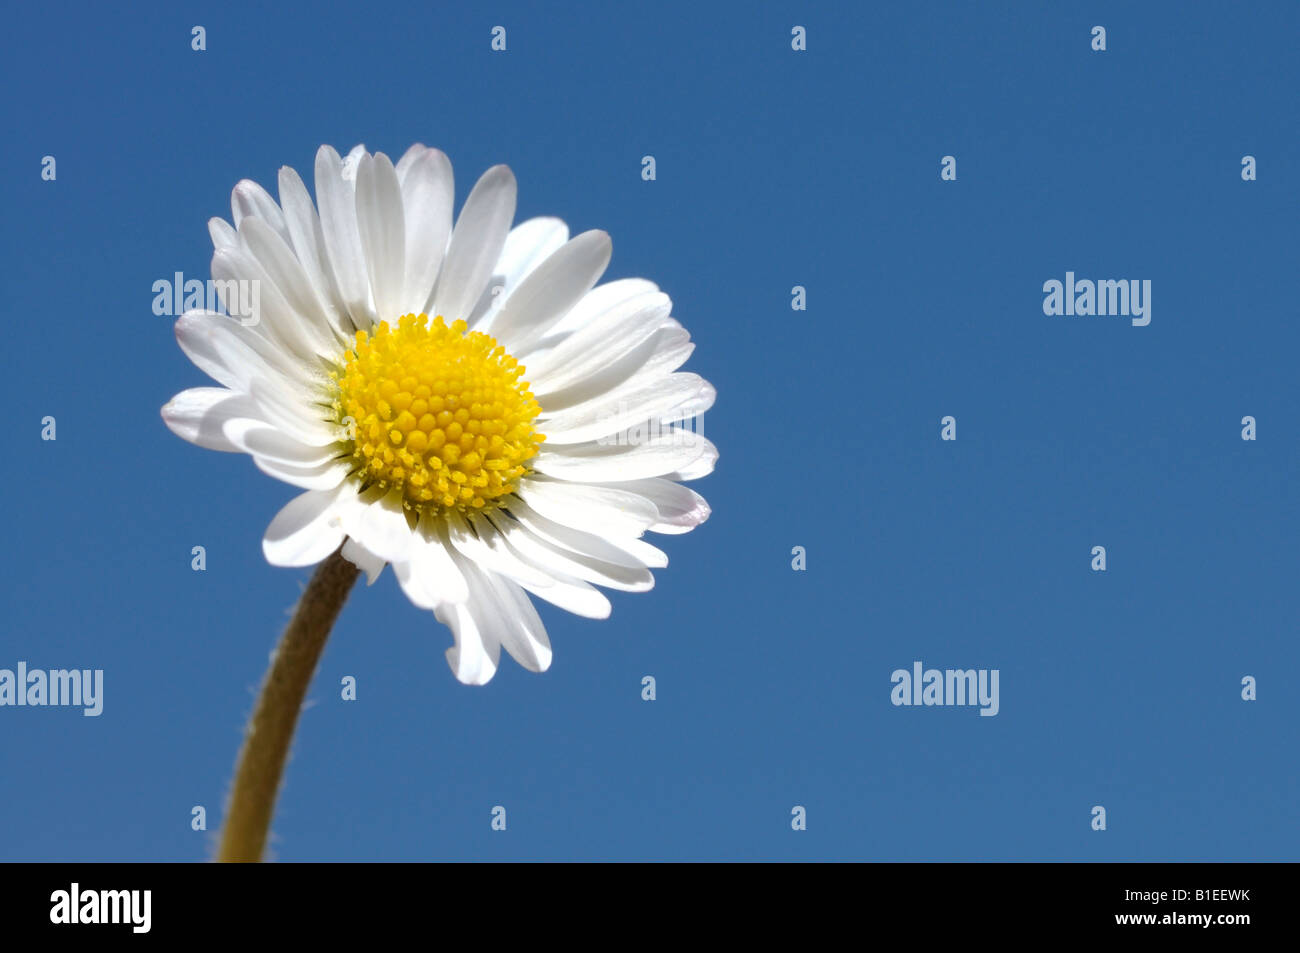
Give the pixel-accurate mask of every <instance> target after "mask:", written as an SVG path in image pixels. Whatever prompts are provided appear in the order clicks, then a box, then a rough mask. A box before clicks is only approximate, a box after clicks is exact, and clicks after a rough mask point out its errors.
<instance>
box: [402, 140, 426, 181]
mask: <svg viewBox="0 0 1300 953" xmlns="http://www.w3.org/2000/svg"><path fill="white" fill-rule="evenodd" d="M428 151H429V147H428V146H426V145H424V144H423V143H420V142H417V143H416V144H415V145H413V146H411V148H409V149H407V150H406V151H405V152H403V153H402V157H401V158H400V159H398V160H397V180H398V181H399V182H401V183H403V184H405V183H406V176H407V172H408V170H409V169H410V168H411V164H412V163H414V162H415V160H416V159H418V158H420V156H422V155H424V154H425V153H426V152H428Z"/></svg>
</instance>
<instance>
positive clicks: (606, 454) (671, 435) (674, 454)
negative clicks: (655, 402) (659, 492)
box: [533, 428, 717, 483]
mask: <svg viewBox="0 0 1300 953" xmlns="http://www.w3.org/2000/svg"><path fill="white" fill-rule="evenodd" d="M711 447H712V444H709V443H708V441H707V440H705V439H704V438H703V437H698V436H697V435H695V434H692V433H690V432H688V431H680V430H678V429H676V428H670V430H669V432H668V433H666V434H658V435H655V436H653V437H650V438H649V439H647V440H646V441H645V442H644V443H639V444H635V445H633V446H619V445H603V446H602V445H601V444H596V443H579V444H572V445H568V446H557V447H551V446H549V445H548V444H543V445H542V451H541V453H539V454H538V455H537V456H536V457H535V458H533V468H534V469H535V470H537V472H539V473H545V474H547V475H548V476H553V477H557V478H559V479H561V480H569V481H572V482H575V483H618V482H620V481H622V480H640V479H644V478H645V477H653V476H666V475H668V474H671V473H678V472H682V471H684V470H685V469H687V468H689V467H691V466H693V465H695V464H696V463H697V462H698V461H699V460H700V458H701V456H703V455H705V454H706V453H707V452H708V451H709V449H710V448H711ZM713 453H714V458H715V459H716V457H717V451H716V450H714V451H713ZM711 469H712V464H710V465H709V470H711ZM705 472H707V471H705ZM700 475H703V474H700Z"/></svg>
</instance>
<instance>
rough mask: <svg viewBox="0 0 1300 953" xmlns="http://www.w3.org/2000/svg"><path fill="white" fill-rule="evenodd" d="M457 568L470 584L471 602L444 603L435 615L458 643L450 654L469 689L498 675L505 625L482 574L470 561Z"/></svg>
mask: <svg viewBox="0 0 1300 953" xmlns="http://www.w3.org/2000/svg"><path fill="white" fill-rule="evenodd" d="M457 565H458V566H459V568H460V570H461V571H462V572H463V573H464V575H465V578H466V580H467V581H468V582H469V591H470V599H469V600H468V601H466V602H446V603H443V604H442V605H440V606H439V607H438V608H437V609H435V610H434V613H433V614H434V616H435V617H436V618H437V619H438V621H439V622H441V623H442V624H443V625H446V626H448V627H449V628H450V629H451V632H452V635H453V636H454V637H455V639H456V644H455V645H454V646H452V647H451V648H449V649H448V650H447V664H448V665H450V666H451V670H452V672H453V673H454V674H455V676H456V678H457V679H459V680H460V681H462V682H464V683H465V684H466V685H486V684H487V683H488V682H489V681H491V679H492V676H493V675H495V674H496V671H497V664H498V662H499V660H500V656H501V635H502V632H503V629H504V622H503V620H502V616H501V613H500V612H499V611H498V610H497V608H496V599H495V598H494V596H493V595H492V593H491V592H490V591H485V590H486V582H485V581H484V580H483V577H482V574H481V573H480V572H478V570H476V569H475V568H474V567H473V565H472V564H470V563H468V562H467V561H462V560H459V559H457Z"/></svg>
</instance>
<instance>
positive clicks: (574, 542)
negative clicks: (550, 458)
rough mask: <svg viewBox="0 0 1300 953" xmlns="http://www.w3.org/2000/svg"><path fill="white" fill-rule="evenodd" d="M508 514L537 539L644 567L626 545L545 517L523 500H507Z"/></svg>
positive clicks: (630, 566) (607, 560)
mask: <svg viewBox="0 0 1300 953" xmlns="http://www.w3.org/2000/svg"><path fill="white" fill-rule="evenodd" d="M510 515H511V516H512V517H514V519H515V520H516V521H517V522H518V523H519V524H520V525H521V526H522V527H523V528H524V529H526V530H528V532H530V533H532V534H533V535H534V536H536V537H537V538H538V539H542V540H545V541H546V542H548V543H551V544H553V545H555V546H558V547H559V548H560V549H562V550H566V551H569V552H573V553H578V554H581V555H583V556H590V557H591V558H593V559H597V560H600V561H601V562H605V563H609V564H610V565H613V566H622V567H624V568H626V569H635V570H641V569H645V568H646V564H645V563H644V562H643V561H641V560H639V559H637V558H636V557H634V556H632V555H631V554H630V553H629V552H628V551H627V550H626V549H621V548H620V547H619V546H617V545H616V544H615V543H614V541H611V540H609V539H606V538H605V537H604V536H600V535H598V534H595V533H587V532H584V531H583V530H579V529H574V528H573V527H572V526H565V525H564V524H562V523H557V522H555V521H554V520H550V519H547V518H546V517H545V516H542V515H541V514H540V513H538V512H537V511H536V510H534V509H533V508H532V507H530V506H529V505H528V504H527V503H525V502H524V501H523V500H518V499H516V500H512V501H511V503H510ZM623 539H626V537H624V538H623Z"/></svg>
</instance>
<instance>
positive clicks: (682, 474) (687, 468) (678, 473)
mask: <svg viewBox="0 0 1300 953" xmlns="http://www.w3.org/2000/svg"><path fill="white" fill-rule="evenodd" d="M694 439H695V440H697V441H698V442H699V443H700V444H702V445H703V447H704V450H703V452H702V453H700V455H699V456H698V457H696V458H695V459H694V460H692V461H691V462H690V463H688V464H686V465H684V466H682V467H679V468H678V469H676V470H674V471H673V472H672V473H665V474H663V476H664V478H665V479H669V480H677V481H686V480H698V479H699V478H700V477H705V476H708V475H709V474H710V473H712V472H713V467H714V464H716V463H717V462H718V448H717V447H715V446H714V445H713V442H712V441H711V440H709V439H708V438H707V437H702V436H700V435H699V434H695V435H694Z"/></svg>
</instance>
